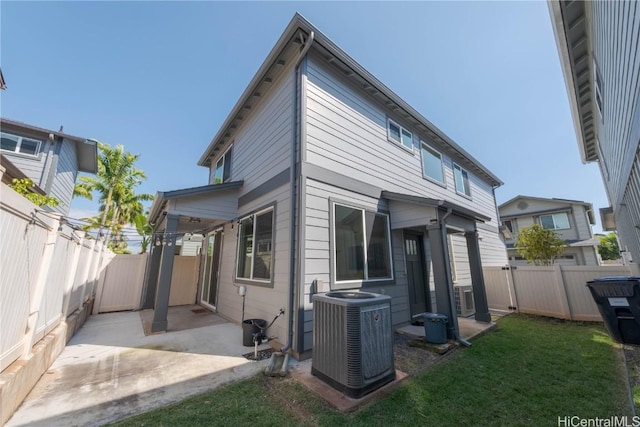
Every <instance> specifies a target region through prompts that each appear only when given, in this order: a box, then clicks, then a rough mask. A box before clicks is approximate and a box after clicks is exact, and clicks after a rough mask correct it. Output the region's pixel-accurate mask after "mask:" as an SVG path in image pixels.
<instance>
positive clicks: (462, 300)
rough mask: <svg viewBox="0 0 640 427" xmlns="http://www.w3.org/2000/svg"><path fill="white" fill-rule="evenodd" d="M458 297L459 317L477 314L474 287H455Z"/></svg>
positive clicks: (457, 310) (457, 309)
mask: <svg viewBox="0 0 640 427" xmlns="http://www.w3.org/2000/svg"><path fill="white" fill-rule="evenodd" d="M454 290H455V297H456V312H457V314H458V316H463V317H467V316H471V315H472V314H475V312H476V307H475V304H474V303H473V287H472V286H469V285H466V286H454Z"/></svg>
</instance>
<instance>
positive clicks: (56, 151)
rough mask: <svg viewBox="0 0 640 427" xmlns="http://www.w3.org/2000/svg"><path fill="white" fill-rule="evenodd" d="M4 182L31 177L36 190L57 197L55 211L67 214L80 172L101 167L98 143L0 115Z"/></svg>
mask: <svg viewBox="0 0 640 427" xmlns="http://www.w3.org/2000/svg"><path fill="white" fill-rule="evenodd" d="M0 135H1V138H2V142H1V144H0V156H1V158H0V163H1V164H2V166H3V168H4V169H5V173H4V174H3V182H5V183H7V184H10V183H11V179H12V178H18V179H20V178H29V179H30V180H31V181H33V183H34V184H35V191H36V192H38V193H40V194H43V195H48V196H52V197H55V198H56V199H58V202H59V205H58V206H55V207H51V208H48V209H51V210H52V211H54V212H58V213H61V214H63V215H66V214H68V213H69V206H70V204H71V199H72V198H73V188H74V186H75V182H76V178H77V177H78V172H86V173H91V174H95V173H96V172H97V171H98V147H97V145H96V143H95V142H93V141H91V140H88V139H86V138H81V137H77V136H73V135H68V134H66V133H63V132H62V131H52V130H49V129H43V128H40V127H37V126H32V125H28V124H26V123H22V122H17V121H14V120H9V119H5V118H0Z"/></svg>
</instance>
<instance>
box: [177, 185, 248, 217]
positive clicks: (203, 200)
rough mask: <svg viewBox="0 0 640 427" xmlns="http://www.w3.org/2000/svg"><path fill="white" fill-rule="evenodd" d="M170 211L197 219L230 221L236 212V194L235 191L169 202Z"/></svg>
mask: <svg viewBox="0 0 640 427" xmlns="http://www.w3.org/2000/svg"><path fill="white" fill-rule="evenodd" d="M170 203H171V210H172V211H174V212H175V213H177V214H180V215H184V216H193V217H197V218H215V219H231V218H234V217H235V216H236V215H237V212H238V193H237V192H236V191H235V190H232V191H225V192H218V193H217V194H216V195H215V196H214V197H211V196H210V195H208V196H193V197H188V198H187V197H185V198H180V199H176V200H174V201H171V202H170Z"/></svg>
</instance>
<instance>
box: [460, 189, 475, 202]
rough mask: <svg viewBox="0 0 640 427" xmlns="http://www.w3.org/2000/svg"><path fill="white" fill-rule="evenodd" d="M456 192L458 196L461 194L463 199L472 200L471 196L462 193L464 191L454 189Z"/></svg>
mask: <svg viewBox="0 0 640 427" xmlns="http://www.w3.org/2000/svg"><path fill="white" fill-rule="evenodd" d="M456 194H457V195H458V196H462V197H464V198H465V199H469V200H473V199H472V198H471V196H468V195H466V194H464V193H461V192H459V191H458V190H456Z"/></svg>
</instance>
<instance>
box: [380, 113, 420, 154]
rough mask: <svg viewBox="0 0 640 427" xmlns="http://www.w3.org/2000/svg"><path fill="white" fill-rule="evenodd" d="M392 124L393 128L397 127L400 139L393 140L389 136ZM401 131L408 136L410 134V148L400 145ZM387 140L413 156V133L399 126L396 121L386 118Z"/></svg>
mask: <svg viewBox="0 0 640 427" xmlns="http://www.w3.org/2000/svg"><path fill="white" fill-rule="evenodd" d="M391 123H393V124H394V125H395V126H397V127H398V129H400V139H399V140H398V139H395V138H393V137H392V136H391V129H390V126H389V125H390V124H391ZM402 131H405V132H408V133H409V134H411V148H409V147H407V146H406V145H404V144H403V143H402ZM387 140H389V141H391V142H393V143H394V144H395V145H397V146H398V147H400V148H402V149H403V150H406V151H407V152H408V153H412V154H415V145H414V144H413V132H411V131H410V130H409V129H407V128H405V127H403V126H401V125H399V124H398V123H397V122H396V121H394V120H391V119H389V118H387Z"/></svg>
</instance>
